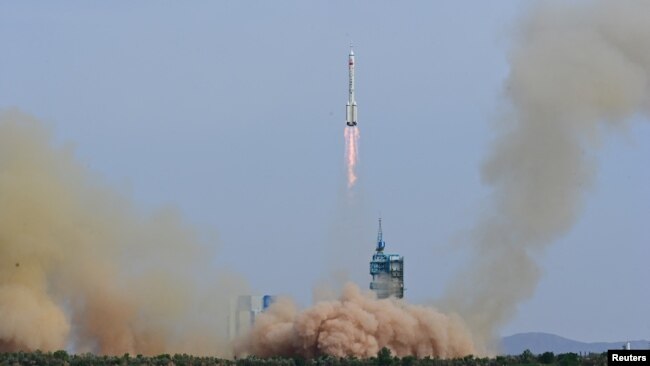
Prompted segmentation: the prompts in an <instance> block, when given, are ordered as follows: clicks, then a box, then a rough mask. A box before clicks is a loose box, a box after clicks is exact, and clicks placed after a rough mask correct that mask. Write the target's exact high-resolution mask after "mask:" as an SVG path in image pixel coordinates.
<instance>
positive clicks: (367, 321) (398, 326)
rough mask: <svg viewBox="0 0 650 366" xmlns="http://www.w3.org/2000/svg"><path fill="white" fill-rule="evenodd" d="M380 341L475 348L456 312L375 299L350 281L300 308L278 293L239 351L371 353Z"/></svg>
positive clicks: (408, 346) (425, 351) (425, 349)
mask: <svg viewBox="0 0 650 366" xmlns="http://www.w3.org/2000/svg"><path fill="white" fill-rule="evenodd" d="M383 347H388V348H389V349H391V350H392V351H393V353H394V354H397V355H399V356H406V355H416V356H420V357H425V356H438V357H443V358H449V357H459V356H464V355H467V354H472V353H474V346H473V343H472V340H471V337H470V335H469V333H468V332H467V330H466V329H465V328H464V326H463V323H462V321H461V320H460V318H458V317H455V316H447V315H444V314H442V313H440V312H438V311H436V310H435V309H433V308H430V307H424V306H416V305H409V304H407V303H405V302H403V301H401V300H397V299H393V298H391V299H383V300H377V299H376V298H375V297H374V295H373V294H372V293H370V294H363V293H361V292H360V291H359V289H358V288H357V287H356V286H354V285H351V284H348V285H347V286H346V287H345V288H344V290H343V294H342V295H341V297H340V298H339V299H338V300H334V301H323V302H320V303H318V304H316V305H314V306H313V307H311V308H309V309H307V310H305V311H302V312H299V311H298V310H297V309H296V307H295V306H294V305H293V304H292V303H291V302H290V301H289V300H287V299H280V300H279V301H278V302H277V303H275V304H273V305H272V306H271V308H270V309H269V310H268V311H267V312H266V313H264V314H262V315H261V316H260V317H259V318H258V320H257V321H256V324H255V327H254V328H253V329H252V331H251V333H250V334H249V335H248V337H247V338H246V339H245V340H243V341H242V343H241V344H240V345H239V347H238V351H239V352H240V353H252V354H255V355H257V356H261V357H269V356H303V357H308V358H309V357H315V356H318V355H322V354H328V355H333V356H337V357H343V356H357V357H372V356H376V355H377V352H378V351H379V350H380V349H382V348H383Z"/></svg>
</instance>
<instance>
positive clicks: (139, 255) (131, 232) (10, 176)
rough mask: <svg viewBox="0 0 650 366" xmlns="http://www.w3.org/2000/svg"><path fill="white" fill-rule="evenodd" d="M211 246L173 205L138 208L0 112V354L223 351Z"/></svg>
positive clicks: (224, 296) (221, 292) (44, 137)
mask: <svg viewBox="0 0 650 366" xmlns="http://www.w3.org/2000/svg"><path fill="white" fill-rule="evenodd" d="M212 258H214V253H213V248H211V247H210V246H209V245H207V244H206V243H204V242H203V241H202V240H200V239H199V238H198V235H197V233H196V232H195V231H194V230H193V229H192V228H191V227H189V226H188V225H187V224H186V223H184V222H183V220H182V219H181V218H180V217H179V215H178V214H177V213H176V212H175V211H174V210H172V209H166V210H161V211H159V212H156V213H155V214H153V215H142V214H140V213H138V212H137V211H136V209H135V207H133V205H132V204H131V203H130V202H129V201H128V200H127V199H126V198H125V197H123V196H121V195H119V194H117V193H115V192H114V191H112V190H111V189H109V188H108V187H106V186H104V185H102V184H101V183H100V182H99V181H98V180H97V179H96V177H95V176H93V175H92V174H90V173H89V172H87V171H86V170H85V169H84V168H83V167H82V166H81V164H79V163H78V162H77V161H76V160H75V158H74V154H73V152H72V151H71V150H70V149H69V148H65V147H64V148H60V147H55V146H53V144H52V139H51V136H50V133H49V132H48V131H47V130H46V129H45V128H44V127H43V126H42V125H41V124H40V123H39V122H38V121H36V120H35V119H34V118H31V117H29V116H26V115H24V114H22V113H20V112H18V111H16V110H12V111H6V112H2V113H0V351H11V350H19V349H20V350H35V349H41V350H46V351H50V350H56V349H63V348H68V349H72V350H74V351H76V352H86V351H91V352H97V353H101V354H123V353H126V352H129V353H133V354H135V353H142V354H154V353H163V352H167V353H174V352H188V353H196V354H212V355H214V354H219V355H223V356H227V355H229V353H230V350H229V348H228V347H229V346H228V343H227V341H226V338H225V336H226V335H225V329H226V324H227V319H226V317H227V314H228V303H229V299H230V297H231V296H233V295H235V294H238V293H242V292H245V291H246V290H245V289H246V286H245V284H244V283H243V281H242V280H240V279H238V278H237V277H235V276H233V275H232V274H229V273H222V272H219V271H216V270H215V269H214V267H213V265H212V264H211V260H212Z"/></svg>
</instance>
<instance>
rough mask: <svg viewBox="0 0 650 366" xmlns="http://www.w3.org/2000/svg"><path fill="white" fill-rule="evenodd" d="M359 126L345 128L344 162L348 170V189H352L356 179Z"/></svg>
mask: <svg viewBox="0 0 650 366" xmlns="http://www.w3.org/2000/svg"><path fill="white" fill-rule="evenodd" d="M359 137H360V134H359V128H357V127H346V128H345V162H346V164H347V171H348V189H352V187H353V186H354V184H355V183H356V181H357V173H356V166H357V162H358V161H359Z"/></svg>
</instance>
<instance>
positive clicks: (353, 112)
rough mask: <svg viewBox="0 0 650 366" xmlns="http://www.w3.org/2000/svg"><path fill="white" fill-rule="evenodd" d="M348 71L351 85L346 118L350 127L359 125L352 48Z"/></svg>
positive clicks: (349, 85) (349, 86)
mask: <svg viewBox="0 0 650 366" xmlns="http://www.w3.org/2000/svg"><path fill="white" fill-rule="evenodd" d="M348 71H349V76H350V79H349V84H348V92H349V95H348V104H347V105H346V106H345V118H346V121H347V125H348V126H350V127H353V126H356V125H357V101H356V100H354V51H352V47H350V55H349V56H348Z"/></svg>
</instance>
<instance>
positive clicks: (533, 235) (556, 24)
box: [446, 0, 650, 347]
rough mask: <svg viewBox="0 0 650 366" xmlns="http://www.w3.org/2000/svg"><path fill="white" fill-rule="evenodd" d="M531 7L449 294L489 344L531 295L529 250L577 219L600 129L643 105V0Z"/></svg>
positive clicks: (648, 94) (537, 249)
mask: <svg viewBox="0 0 650 366" xmlns="http://www.w3.org/2000/svg"><path fill="white" fill-rule="evenodd" d="M532 10H533V11H532V12H531V13H530V14H529V15H528V17H527V18H526V19H525V20H524V22H522V24H521V26H520V27H519V28H518V29H517V30H518V32H517V36H516V42H515V44H514V47H513V49H512V51H511V53H510V75H509V77H508V79H507V82H506V89H505V96H506V97H507V100H506V105H507V106H508V107H510V108H511V109H510V111H509V112H510V113H509V114H507V115H505V116H504V117H503V118H501V119H500V120H499V121H498V124H497V125H496V126H497V128H498V129H499V136H498V138H497V140H496V142H495V144H494V149H493V151H492V152H491V154H490V156H489V159H487V161H486V162H485V163H484V165H483V170H482V177H483V180H484V182H485V183H486V184H487V185H489V186H491V188H492V196H491V206H492V207H491V209H489V210H486V214H485V215H483V217H482V218H480V219H479V222H478V223H477V224H476V227H475V229H474V230H473V232H472V241H473V243H472V245H473V249H474V250H473V252H474V256H475V258H474V260H473V262H472V263H470V265H469V266H468V267H467V268H470V269H471V270H470V271H465V270H463V271H462V273H460V274H459V276H458V279H457V280H456V281H455V282H453V283H452V284H451V286H450V287H449V289H448V293H447V295H446V303H447V306H448V307H449V308H451V309H454V310H456V311H459V312H460V314H461V315H462V316H463V318H464V319H465V320H466V321H467V322H468V325H469V326H470V327H471V329H472V331H473V333H474V335H475V336H477V337H478V338H479V339H481V340H483V341H484V342H487V344H488V347H489V343H490V341H491V340H495V339H496V338H497V332H498V329H499V327H500V326H502V325H504V324H505V323H506V322H507V321H509V320H510V319H511V318H512V317H513V314H515V313H516V310H517V305H518V304H519V303H520V302H521V301H523V300H526V299H528V298H530V297H531V296H532V295H533V293H534V290H535V287H536V285H537V283H538V280H539V278H540V269H539V267H538V265H537V262H536V261H535V260H534V256H535V255H539V254H540V253H541V250H543V249H545V248H546V247H548V246H549V245H550V244H552V243H553V242H554V241H555V240H557V239H558V238H559V237H561V236H562V235H564V234H566V233H567V232H568V231H569V230H571V228H572V226H573V225H574V224H575V222H576V220H577V219H578V218H579V216H580V214H581V209H582V205H583V202H584V199H585V191H586V189H587V188H588V187H589V186H590V185H591V182H592V181H593V176H594V175H595V174H594V173H595V170H596V163H595V161H594V160H593V152H594V151H595V150H597V148H598V147H599V135H600V134H601V133H603V132H609V131H612V130H616V128H612V127H619V126H623V125H624V124H625V122H626V120H628V119H630V118H631V117H633V116H635V115H639V114H645V116H646V117H647V113H648V111H649V103H648V101H649V100H650V47H649V46H648V45H649V43H648V40H650V2H648V1H643V0H621V1H605V0H597V1H581V2H542V3H538V4H537V6H536V7H534V8H533V9H532ZM632 255H633V254H632Z"/></svg>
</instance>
